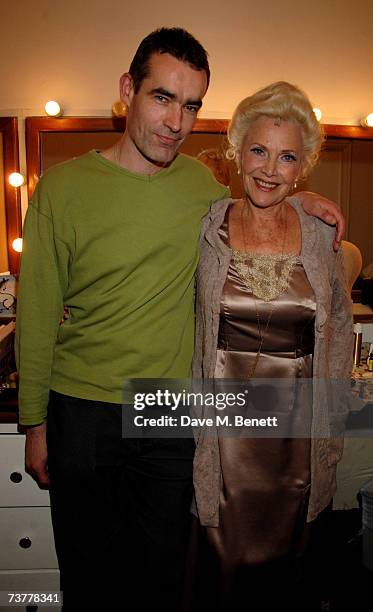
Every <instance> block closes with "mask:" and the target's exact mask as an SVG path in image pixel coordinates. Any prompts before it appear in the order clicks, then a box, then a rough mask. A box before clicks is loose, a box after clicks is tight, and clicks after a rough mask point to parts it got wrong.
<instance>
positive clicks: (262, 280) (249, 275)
mask: <svg viewBox="0 0 373 612" xmlns="http://www.w3.org/2000/svg"><path fill="white" fill-rule="evenodd" d="M283 206H284V208H283V209H282V211H283V214H282V217H284V218H283V223H282V225H283V227H284V234H283V239H282V248H281V254H274V255H262V254H255V253H250V251H249V250H248V248H247V243H246V235H245V228H244V225H245V224H244V210H245V206H243V207H242V209H241V232H242V243H243V245H244V249H245V252H244V253H242V252H241V251H234V252H233V255H234V261H235V263H236V267H237V271H238V273H239V275H240V276H241V280H243V282H244V284H245V286H247V287H248V288H249V289H251V291H252V294H253V299H254V302H255V311H256V321H257V327H258V335H259V346H258V350H257V353H256V355H255V359H254V362H253V364H252V366H251V368H250V370H249V372H248V378H253V377H254V374H255V371H256V368H257V366H258V363H259V359H260V355H261V351H262V347H263V342H264V337H265V335H266V334H267V331H268V328H269V325H270V322H271V319H272V315H273V311H274V309H275V302H274V301H273V300H274V299H275V297H278V294H277V292H278V291H279V290H280V292H281V293H282V291H283V290H284V288H286V287H285V286H284V284H285V278H286V286H287V284H288V277H289V275H290V271H291V269H292V267H293V265H294V264H295V261H296V256H294V257H293V256H291V255H286V256H285V258H284V247H285V244H286V238H287V221H288V219H287V208H286V204H284V205H283ZM248 257H251V259H252V262H253V263H254V262H258V265H257V266H255V265H254V266H252V267H253V269H252V270H250V269H249V267H248V265H247V262H246V260H247V258H248ZM290 258H293V259H294V262H292V265H291V267H290V268H289V270H288V271H287V273H286V277H281V276H280V281H278V278H279V277H278V275H277V274H276V265H277V264H278V262H280V265H281V263H283V262H285V264H284V266H282V269H281V272H283V268H284V267H286V268H287V267H288V265H287V263H288V259H290ZM255 268H257V269H255ZM281 289H282V291H281ZM258 294H259V295H258ZM256 297H260V298H262V299H263V300H264V301H266V302H269V301H272V304H271V308H270V311H269V313H268V316H267V321H266V323H265V326H264V331H263V326H262V321H261V319H260V315H259V309H258V303H257V300H256Z"/></svg>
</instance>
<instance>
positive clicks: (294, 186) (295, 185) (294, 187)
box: [293, 181, 297, 189]
mask: <svg viewBox="0 0 373 612" xmlns="http://www.w3.org/2000/svg"><path fill="white" fill-rule="evenodd" d="M296 188H297V181H294V185H293V189H296Z"/></svg>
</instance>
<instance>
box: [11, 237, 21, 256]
mask: <svg viewBox="0 0 373 612" xmlns="http://www.w3.org/2000/svg"><path fill="white" fill-rule="evenodd" d="M22 243H23V240H22V238H16V239H15V240H13V242H12V247H13V249H14V250H15V251H17V253H22Z"/></svg>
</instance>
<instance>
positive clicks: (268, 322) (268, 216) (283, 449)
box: [193, 82, 352, 612]
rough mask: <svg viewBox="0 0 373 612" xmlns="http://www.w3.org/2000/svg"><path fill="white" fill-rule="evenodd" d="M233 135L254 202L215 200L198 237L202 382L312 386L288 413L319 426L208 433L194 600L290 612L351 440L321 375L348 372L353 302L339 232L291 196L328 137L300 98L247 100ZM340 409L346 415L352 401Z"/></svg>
mask: <svg viewBox="0 0 373 612" xmlns="http://www.w3.org/2000/svg"><path fill="white" fill-rule="evenodd" d="M228 140H229V144H230V149H229V153H230V154H231V157H234V159H235V162H236V164H237V169H238V172H239V173H240V174H241V177H242V184H243V188H244V192H245V196H244V198H243V199H241V200H235V201H234V200H224V201H221V202H218V203H217V204H215V205H214V206H213V208H212V210H211V211H210V215H209V216H208V218H207V219H206V221H205V224H204V227H203V230H202V238H201V259H200V265H199V269H198V275H197V332H196V351H195V359H194V372H193V374H194V377H196V378H230V379H237V378H240V379H242V378H243V379H253V378H255V379H260V378H263V377H264V378H281V379H287V380H290V381H292V380H294V384H295V383H296V381H297V380H298V381H299V380H300V379H301V380H303V379H306V378H312V379H313V383H312V385H309V386H308V387H307V389H308V391H307V390H306V391H305V392H304V398H303V399H302V401H298V402H297V403H295V402H294V406H292V405H291V398H292V394H291V393H290V395H289V396H288V397H287V398H286V401H285V402H284V403H285V404H286V406H288V407H289V406H290V413H291V410H293V411H298V413H297V415H294V418H298V417H300V419H301V420H302V421H305V420H306V418H307V414H312V425H311V430H310V433H311V435H310V436H309V437H305V434H304V433H303V437H302V434H299V436H298V437H297V435H296V434H295V436H294V437H292V438H290V437H286V438H284V437H283V438H257V439H253V438H242V437H240V438H233V437H227V436H224V435H223V434H221V435H218V434H216V437H215V438H214V437H213V436H212V434H211V431H210V432H209V433H208V435H207V436H206V435H205V434H206V432H203V431H202V432H200V434H199V438H198V441H197V449H196V456H195V469H194V480H195V492H196V509H197V514H198V517H199V521H200V524H201V525H202V526H203V528H202V530H201V533H200V534H199V553H198V556H199V564H200V569H199V575H200V576H201V580H200V581H199V586H198V589H197V590H198V597H197V600H198V601H199V602H200V603H201V602H202V601H204V604H202V603H201V607H203V606H205V607H206V602H208V604H209V605H211V609H214V608H215V609H219V610H220V609H221V610H224V611H228V610H242V609H245V610H246V609H250V610H251V609H252V610H254V611H255V612H256V611H257V610H258V611H259V610H260V611H261V612H262V611H263V610H288V609H292V607H291V604H290V601H291V598H292V594H291V593H292V590H293V589H294V588H295V582H296V581H295V574H294V572H295V570H296V567H295V559H297V558H298V557H299V555H300V554H301V553H302V550H303V549H304V546H305V541H306V535H307V529H306V522H311V521H314V519H315V518H316V517H317V516H318V515H319V514H320V513H321V512H322V510H323V509H324V508H326V507H327V506H328V505H329V504H330V502H331V499H332V496H333V493H334V491H335V471H336V463H337V462H338V460H339V459H340V456H341V452H342V444H343V443H342V440H341V438H339V439H333V438H330V437H327V435H326V434H325V431H329V430H328V427H329V424H328V421H329V416H328V403H327V401H326V398H327V393H325V392H323V390H324V386H323V380H322V379H324V380H325V379H329V378H337V379H348V378H349V375H350V373H351V359H352V317H351V300H350V296H349V294H348V290H347V288H346V283H345V278H344V270H343V262H342V252H339V253H338V254H337V255H336V254H335V253H334V252H333V248H332V238H333V230H331V229H330V228H329V227H328V226H326V225H324V224H323V223H322V222H320V221H318V220H317V219H315V218H312V217H308V216H307V215H305V214H304V212H303V211H302V208H301V207H300V206H299V205H298V202H297V201H296V200H295V199H291V200H288V199H287V196H288V195H289V194H290V193H291V191H292V190H293V189H294V187H295V184H296V182H297V180H299V179H302V178H305V177H306V176H307V175H308V173H309V171H310V169H311V168H312V166H313V165H314V164H315V163H316V160H317V158H318V154H319V151H320V147H321V142H322V134H321V130H320V127H319V124H318V122H317V120H316V118H315V116H314V113H313V110H312V106H311V104H310V102H309V100H308V98H307V97H306V96H305V94H304V93H303V92H302V91H301V90H299V89H298V88H297V87H294V86H293V85H290V84H289V83H285V82H279V83H274V84H272V85H269V86H268V87H266V88H264V89H262V90H260V91H258V92H257V93H256V94H254V95H253V96H250V97H248V98H246V99H245V100H243V101H242V102H241V103H240V104H239V106H238V107H237V109H236V111H235V113H234V115H233V118H232V121H231V124H230V127H229V130H228ZM290 386H291V385H290ZM299 388H301V387H299ZM310 388H311V389H312V392H311V394H309V389H310ZM297 389H298V387H297ZM297 392H298V391H297ZM299 392H301V391H299ZM307 394H308V396H309V395H311V399H310V400H309V401H308V405H307V397H306V396H307ZM289 398H290V403H289ZM282 399H284V398H282ZM298 400H299V397H298ZM281 403H282V402H281ZM295 404H297V405H295ZM288 409H289V408H287V410H288ZM279 410H280V412H281V410H283V406H281V407H280V408H279ZM299 410H300V414H299ZM338 410H339V411H340V414H339V416H343V410H344V408H343V406H339V407H338ZM290 416H291V414H290ZM337 416H338V415H337ZM318 436H320V437H318ZM242 596H245V597H246V598H248V597H249V599H247V601H248V604H247V607H242V605H241V606H240V605H239V603H238V602H241V601H242ZM254 601H255V602H256V603H255V604H253V602H254ZM249 603H251V604H253V606H252V607H250V606H249ZM294 605H296V608H295V609H299V610H300V609H302V610H305V609H306V608H305V607H304V605H303V607H302V606H300V605H299V602H298V604H294ZM197 607H198V606H197Z"/></svg>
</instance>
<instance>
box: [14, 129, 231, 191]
mask: <svg viewBox="0 0 373 612" xmlns="http://www.w3.org/2000/svg"><path fill="white" fill-rule="evenodd" d="M228 123H229V122H228V120H226V119H197V120H196V122H195V125H194V127H193V130H192V133H193V134H204V133H211V134H222V135H225V134H226V132H227V127H228ZM125 125H126V120H125V117H121V118H119V117H61V118H55V117H27V118H26V161H27V186H28V197H29V198H31V196H32V194H33V191H34V189H35V186H36V183H37V182H38V180H39V178H40V174H41V138H42V134H43V133H45V132H118V135H119V134H121V133H123V132H124V129H125Z"/></svg>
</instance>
